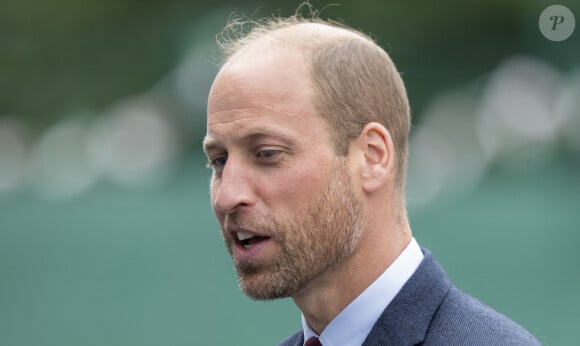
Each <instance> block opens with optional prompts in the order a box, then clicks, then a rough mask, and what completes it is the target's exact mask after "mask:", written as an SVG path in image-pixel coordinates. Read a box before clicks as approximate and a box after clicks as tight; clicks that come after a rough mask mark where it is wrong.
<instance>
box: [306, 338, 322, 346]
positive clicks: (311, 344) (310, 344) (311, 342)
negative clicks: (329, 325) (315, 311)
mask: <svg viewBox="0 0 580 346" xmlns="http://www.w3.org/2000/svg"><path fill="white" fill-rule="evenodd" d="M304 346H322V344H321V343H320V341H318V338H317V337H315V336H313V337H311V338H310V339H308V340H306V342H305V343H304Z"/></svg>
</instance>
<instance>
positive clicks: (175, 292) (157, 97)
mask: <svg viewBox="0 0 580 346" xmlns="http://www.w3.org/2000/svg"><path fill="white" fill-rule="evenodd" d="M338 3H340V4H338ZM559 3H560V4H562V5H566V6H567V7H568V8H569V9H570V10H572V12H573V13H574V14H575V15H576V16H577V18H576V20H578V16H579V15H580V3H579V2H578V1H560V2H559ZM312 4H313V5H314V6H315V7H317V8H318V9H322V13H321V16H322V17H323V18H332V19H335V20H339V21H343V22H345V23H346V24H348V25H350V26H353V27H355V28H359V29H361V30H362V31H364V32H367V33H372V35H373V37H375V38H376V39H377V41H378V42H379V43H380V44H381V45H382V46H383V47H385V48H386V50H387V51H388V52H389V53H390V54H391V56H392V57H393V59H394V61H395V63H396V64H397V67H398V68H399V70H400V71H401V72H402V74H403V78H404V79H405V82H406V84H407V88H408V93H409V98H410V101H411V105H412V109H413V131H412V138H411V158H410V167H409V178H408V204H409V210H410V218H411V224H412V228H413V231H414V235H415V237H416V238H417V240H418V241H419V243H420V244H421V245H422V246H424V247H427V248H429V249H430V250H432V252H433V253H434V254H435V256H436V257H437V258H438V259H439V261H440V262H442V264H443V266H444V267H445V269H446V270H447V272H448V274H449V275H450V276H451V278H452V280H453V281H454V282H455V284H456V285H457V286H459V287H460V288H462V289H464V290H466V291H467V292H469V293H471V294H472V295H474V296H475V297H477V298H479V299H480V300H482V301H483V302H485V303H487V304H488V305H491V306H492V307H494V308H496V309H497V310H499V311H501V312H503V313H504V314H506V315H508V316H510V317H511V318H513V319H515V320H516V321H518V322H519V323H521V324H522V325H523V326H525V327H526V328H528V329H529V330H530V331H532V332H533V333H534V334H535V335H536V336H537V337H538V338H539V339H540V341H542V342H543V343H544V344H546V345H569V344H574V343H575V342H576V339H577V337H576V335H575V330H576V328H577V326H578V325H579V324H580V318H579V317H578V314H577V311H578V310H579V309H580V294H579V292H580V275H579V272H578V269H577V267H578V265H579V264H580V254H579V252H578V251H577V248H578V245H580V234H579V232H578V230H579V229H580V215H579V214H580V111H579V109H580V34H579V33H578V32H575V33H574V34H573V35H572V36H571V37H570V38H568V39H567V40H565V41H562V42H553V41H550V40H548V39H546V38H545V37H543V36H542V34H541V33H540V31H539V30H538V18H539V16H540V13H541V12H542V10H544V9H545V8H546V7H547V6H549V5H552V3H550V2H548V1H539V0H538V1H528V0H525V1H524V0H520V1H509V2H506V1H495V0H494V1H485V2H484V1H479V2H470V3H469V4H468V3H466V2H463V1H459V0H452V1H446V2H428V1H407V2H404V1H378V0H376V1H371V0H365V1H357V2H354V1H343V2H324V1H312ZM297 5H298V2H296V1H270V2H266V1H263V2H258V1H237V2H234V1H214V2H211V3H210V2H193V1H153V0H150V1H141V2H135V1H128V0H100V1H72V0H68V1H66V0H59V1H51V2H45V1H40V0H29V1H11V0H8V1H3V2H1V3H0V345H15V346H20V345H26V346H28V345H31V346H32V345H35V346H36V345H59V346H63V345H140V346H144V345H203V344H214V345H274V344H276V343H277V342H278V341H279V340H281V339H282V338H284V337H285V336H287V335H288V334H290V333H292V332H293V331H294V330H296V329H298V328H299V326H300V313H299V311H298V310H297V309H296V308H295V307H294V305H293V303H292V302H291V301H290V300H281V301H274V302H254V301H251V300H249V299H248V298H246V297H245V296H244V295H243V294H242V293H240V292H239V290H238V288H237V282H236V278H235V274H234V271H233V269H232V265H231V261H230V259H229V256H228V255H227V253H226V251H225V249H224V247H223V244H222V241H221V239H220V236H219V232H218V228H217V224H216V222H215V220H214V218H213V214H212V212H211V208H210V205H209V189H208V182H209V176H210V172H209V170H207V169H206V168H205V158H204V157H203V154H202V152H201V149H200V147H201V139H202V136H203V134H204V132H205V102H206V97H207V92H208V90H209V86H210V83H211V81H212V79H213V76H214V75H215V73H216V72H217V69H218V64H217V61H218V58H217V55H216V45H215V40H214V37H215V34H216V33H217V32H218V31H219V30H220V28H222V27H223V26H224V24H225V22H226V20H227V18H228V17H229V15H230V14H231V13H232V12H238V13H241V14H245V15H248V16H254V17H262V16H268V15H270V14H272V13H281V14H282V15H288V14H292V13H293V10H294V9H295V8H296V6H297ZM577 31H578V30H577Z"/></svg>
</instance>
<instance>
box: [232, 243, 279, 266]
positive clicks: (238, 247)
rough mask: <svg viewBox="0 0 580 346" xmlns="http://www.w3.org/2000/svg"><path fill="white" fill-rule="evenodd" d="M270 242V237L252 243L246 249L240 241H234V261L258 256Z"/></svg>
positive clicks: (247, 259)
mask: <svg viewBox="0 0 580 346" xmlns="http://www.w3.org/2000/svg"><path fill="white" fill-rule="evenodd" d="M272 242H273V240H272V238H267V239H264V240H261V241H259V242H257V243H255V244H253V245H252V246H250V247H249V248H247V249H246V248H245V247H244V246H243V245H242V244H241V243H239V242H234V249H233V250H234V251H233V258H234V260H235V261H249V260H252V259H255V258H257V257H258V256H260V254H261V253H263V252H264V251H265V250H266V247H268V246H269V245H270V244H271V243H272Z"/></svg>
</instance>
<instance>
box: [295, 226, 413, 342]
mask: <svg viewBox="0 0 580 346" xmlns="http://www.w3.org/2000/svg"><path fill="white" fill-rule="evenodd" d="M395 220H396V219H395V218H393V219H392V221H393V222H391V223H386V224H385V223H382V224H380V223H375V224H369V225H368V227H367V232H364V234H363V236H362V237H361V242H360V244H359V246H358V247H357V248H356V250H355V251H354V252H353V254H351V255H350V256H349V257H347V258H345V259H344V260H342V261H341V262H340V263H337V264H335V265H334V266H333V267H331V268H329V269H327V270H326V271H325V272H324V273H323V274H321V275H320V276H319V277H317V278H316V279H314V280H313V281H312V282H310V283H309V284H308V286H306V287H305V288H304V289H302V290H301V291H299V292H297V293H296V294H294V295H293V296H292V299H293V300H294V302H295V304H296V305H297V306H298V308H299V309H300V310H301V311H302V314H303V315H304V318H305V319H306V321H307V322H308V325H309V326H310V328H312V330H313V331H315V332H316V333H317V334H318V335H320V333H322V331H323V330H324V328H326V326H327V325H328V324H329V323H330V322H331V321H332V320H333V319H334V318H335V317H336V316H337V315H338V314H339V313H340V312H341V311H342V310H344V308H346V307H347V306H348V305H349V304H350V303H351V302H352V301H353V300H354V299H355V298H356V297H357V296H358V295H360V294H361V293H362V292H363V291H364V290H365V289H366V288H367V287H368V286H370V285H371V284H372V283H373V282H374V281H375V280H376V279H377V278H378V277H379V276H380V275H381V274H382V273H383V272H384V271H385V270H387V268H388V267H389V266H390V265H391V264H392V263H393V262H394V261H395V259H397V257H398V256H399V255H400V254H401V252H402V251H403V250H404V249H405V247H406V246H407V245H408V244H409V242H410V241H411V229H410V227H409V223H408V221H407V219H406V218H404V219H403V221H402V222H396V221H395ZM389 226H390V227H389ZM385 228H387V229H385Z"/></svg>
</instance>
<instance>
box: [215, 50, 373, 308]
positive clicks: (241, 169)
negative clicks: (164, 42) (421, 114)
mask: <svg viewBox="0 0 580 346" xmlns="http://www.w3.org/2000/svg"><path fill="white" fill-rule="evenodd" d="M239 55H241V56H237V57H234V60H233V61H231V62H230V63H228V64H226V66H224V68H223V69H222V71H221V72H220V73H219V74H218V77H217V78H216V80H215V82H214V85H213V86H212V90H211V92H210V96H209V102H208V128H207V136H206V139H205V141H204V150H205V151H206V154H207V156H208V158H209V160H210V163H211V165H212V167H213V175H212V180H211V202H212V207H213V210H214V212H215V215H216V217H217V219H218V222H219V224H220V226H221V228H222V235H223V238H224V241H225V244H226V247H227V249H228V251H229V252H230V254H231V255H232V258H233V260H234V265H235V268H236V270H237V273H238V276H239V282H240V287H241V288H242V290H243V291H244V292H245V293H246V294H247V295H248V296H250V297H252V298H255V299H273V298H280V297H287V296H291V295H293V294H294V293H296V292H298V291H299V290H301V289H303V288H304V287H306V286H307V285H308V283H309V282H311V281H312V280H313V279H315V278H316V277H318V276H319V275H320V274H322V273H324V272H325V271H326V270H327V269H329V268H331V267H332V266H333V265H334V264H336V263H339V262H340V261H341V260H342V259H343V258H344V257H346V256H349V255H350V254H351V253H352V252H353V251H354V250H355V248H356V247H357V245H358V241H359V238H360V234H361V231H362V226H363V222H364V221H363V211H362V205H361V203H360V202H359V201H358V200H357V198H356V197H355V193H354V191H353V184H352V181H351V174H350V172H349V168H348V159H347V158H344V157H338V156H337V155H336V154H335V152H334V149H333V145H332V143H331V139H330V134H329V130H328V125H327V124H326V123H325V122H324V120H323V119H322V118H321V117H320V116H318V115H316V113H315V109H314V107H313V105H312V101H311V98H312V91H311V85H310V82H309V80H308V78H307V76H308V73H307V67H306V66H307V64H306V62H305V61H304V58H303V56H302V55H300V54H298V53H296V52H293V51H291V50H289V49H288V50H283V51H281V50H280V49H278V50H277V52H276V51H275V50H266V51H263V50H257V52H256V50H250V51H249V52H244V54H239Z"/></svg>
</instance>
